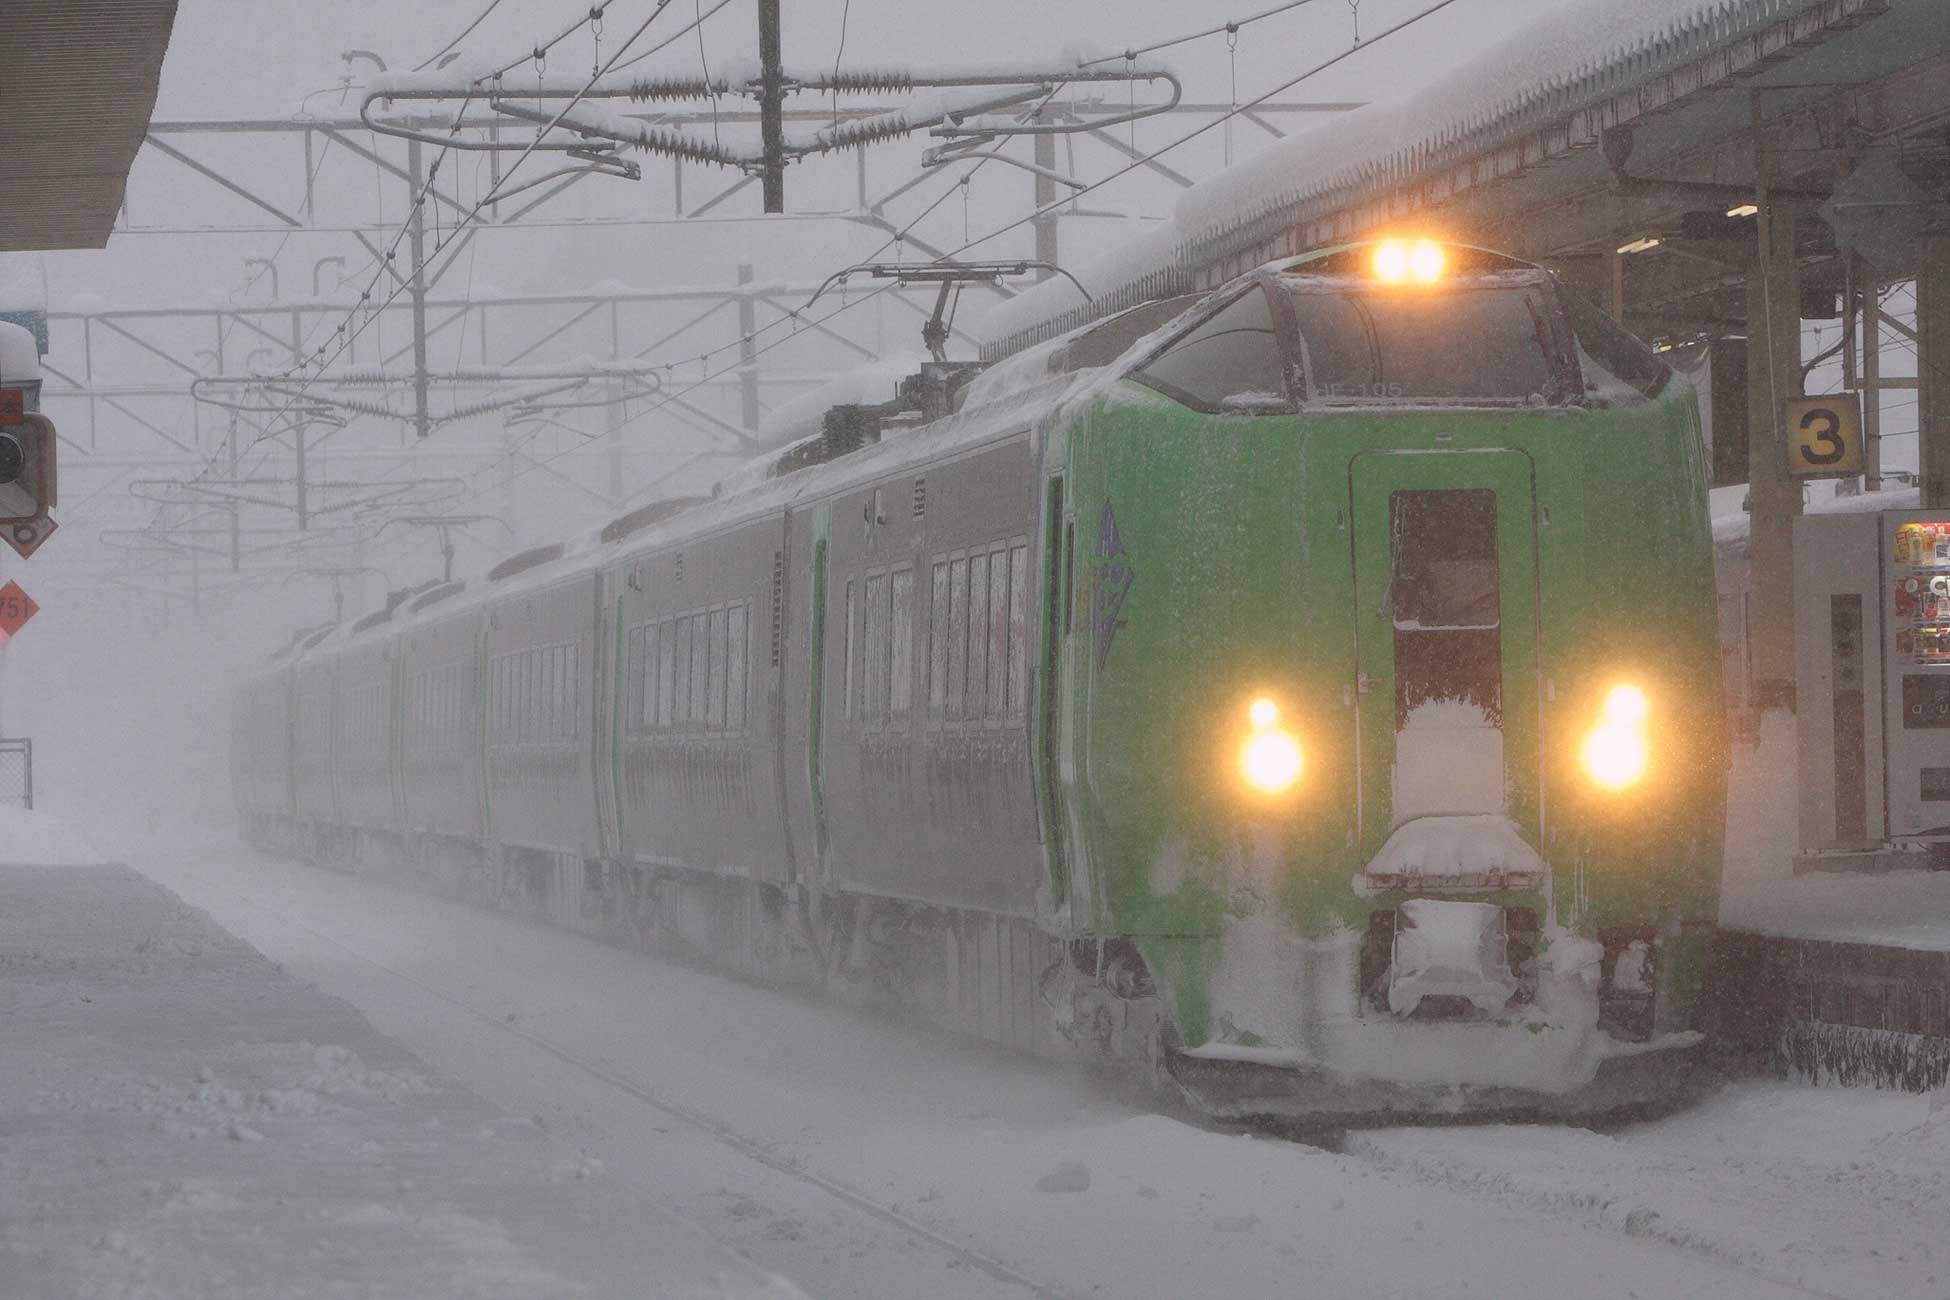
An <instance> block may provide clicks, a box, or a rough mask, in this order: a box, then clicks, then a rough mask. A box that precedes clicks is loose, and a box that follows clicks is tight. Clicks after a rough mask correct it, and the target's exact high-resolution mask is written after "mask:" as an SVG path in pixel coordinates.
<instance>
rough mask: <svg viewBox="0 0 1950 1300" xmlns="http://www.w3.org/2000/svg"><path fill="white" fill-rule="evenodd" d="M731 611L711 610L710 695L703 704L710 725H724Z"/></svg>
mask: <svg viewBox="0 0 1950 1300" xmlns="http://www.w3.org/2000/svg"><path fill="white" fill-rule="evenodd" d="M730 620H731V611H730V610H728V609H718V610H713V611H712V612H711V687H710V690H711V695H710V698H709V699H708V700H707V701H706V704H705V715H704V720H705V722H707V723H708V724H709V725H710V726H712V727H715V728H720V729H722V728H723V726H724V693H725V658H726V656H728V655H729V654H730V653H731V650H730V644H731V640H730V627H731V621H730Z"/></svg>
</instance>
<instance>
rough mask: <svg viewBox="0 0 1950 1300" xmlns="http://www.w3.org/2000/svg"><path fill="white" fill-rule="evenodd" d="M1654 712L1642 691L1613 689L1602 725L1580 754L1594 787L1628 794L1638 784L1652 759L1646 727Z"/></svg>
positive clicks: (1624, 687) (1603, 711) (1602, 714)
mask: <svg viewBox="0 0 1950 1300" xmlns="http://www.w3.org/2000/svg"><path fill="white" fill-rule="evenodd" d="M1650 712H1651V709H1650V706H1649V705H1648V704H1647V702H1646V698H1645V692H1644V691H1641V690H1640V689H1639V688H1638V687H1636V686H1629V685H1624V684H1620V685H1618V686H1614V687H1612V688H1611V691H1610V692H1609V693H1608V694H1607V695H1606V696H1605V703H1604V707H1603V708H1602V709H1601V710H1600V713H1599V717H1598V725H1597V726H1595V727H1593V728H1592V729H1591V732H1590V734H1588V735H1587V736H1586V737H1585V738H1584V748H1583V750H1582V751H1581V753H1580V757H1581V758H1582V759H1583V760H1584V770H1585V774H1586V775H1588V776H1589V777H1590V778H1591V780H1592V783H1593V784H1595V785H1597V786H1598V787H1599V788H1600V789H1604V790H1624V789H1628V788H1630V787H1631V786H1633V785H1636V784H1638V781H1639V779H1640V778H1641V777H1643V776H1644V775H1645V769H1646V767H1647V765H1648V764H1649V763H1650V761H1651V757H1652V745H1651V742H1650V740H1649V739H1648V738H1647V736H1646V727H1645V723H1646V717H1647V715H1648V714H1649V713H1650Z"/></svg>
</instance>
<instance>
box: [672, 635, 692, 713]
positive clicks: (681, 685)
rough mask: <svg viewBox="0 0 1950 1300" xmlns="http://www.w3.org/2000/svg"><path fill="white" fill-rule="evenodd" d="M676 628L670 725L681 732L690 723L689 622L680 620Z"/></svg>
mask: <svg viewBox="0 0 1950 1300" xmlns="http://www.w3.org/2000/svg"><path fill="white" fill-rule="evenodd" d="M676 626H677V666H676V672H675V678H674V680H673V682H672V689H671V696H672V698H671V710H670V725H671V726H673V727H676V728H677V729H678V730H680V731H681V730H683V729H684V728H685V727H686V726H688V725H690V721H691V620H690V619H688V618H680V619H678V620H676Z"/></svg>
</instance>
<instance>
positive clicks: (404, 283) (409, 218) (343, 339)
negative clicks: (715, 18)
mask: <svg viewBox="0 0 1950 1300" xmlns="http://www.w3.org/2000/svg"><path fill="white" fill-rule="evenodd" d="M608 2H613V0H606V3H604V4H602V5H598V6H595V7H594V8H592V9H591V11H590V13H589V15H587V16H585V17H584V18H583V19H581V20H580V21H579V22H577V23H574V24H571V25H570V27H569V28H568V29H566V30H565V31H564V33H563V34H562V35H561V36H558V37H557V38H556V39H555V40H554V41H553V42H550V43H549V45H550V46H551V47H552V46H553V45H554V44H559V43H560V41H561V40H563V39H565V38H566V37H567V36H568V35H569V34H571V33H573V32H574V31H576V30H578V29H579V28H580V27H582V26H584V25H587V24H588V23H589V22H590V21H591V19H592V18H596V19H599V18H600V15H601V13H602V11H603V10H604V9H606V8H607V7H608ZM670 3H671V0H657V3H656V4H655V6H654V7H653V8H652V10H651V12H650V14H649V16H648V17H646V18H645V19H644V20H643V22H642V23H641V24H639V25H638V27H637V28H636V30H635V31H634V32H632V33H631V35H630V37H629V39H627V40H625V41H624V42H623V44H622V45H621V46H620V47H619V48H618V49H617V50H616V52H615V53H614V54H613V55H611V57H610V60H609V62H608V63H607V64H604V65H603V66H601V67H599V68H597V69H596V70H595V72H594V73H592V75H591V76H590V78H589V80H588V81H587V82H586V83H585V84H584V86H583V91H582V92H581V93H578V94H577V95H576V96H575V97H574V98H572V99H570V100H569V102H568V103H567V104H566V105H565V106H564V107H563V109H562V110H561V112H559V113H557V114H556V115H555V117H554V119H553V120H551V121H550V122H549V123H548V124H546V125H545V126H543V128H542V129H541V130H540V131H539V132H537V133H536V136H535V138H534V140H532V141H531V142H530V143H529V145H528V147H527V148H526V149H524V150H523V151H522V152H521V154H519V155H518V156H517V157H516V158H515V160H514V162H513V163H511V164H510V165H509V167H508V170H507V171H506V172H504V173H503V174H502V175H501V177H500V179H499V180H497V181H496V182H495V183H494V184H493V185H492V186H491V187H490V188H489V190H488V192H487V193H486V194H484V195H482V196H481V197H480V199H478V200H477V201H476V202H475V204H474V205H473V207H472V208H470V209H469V210H468V211H467V212H466V214H465V215H463V216H462V217H461V219H460V220H458V221H456V222H455V223H454V226H453V228H452V230H450V231H449V232H448V233H447V235H446V237H445V238H444V239H442V240H440V241H438V242H437V243H436V245H435V247H434V250H433V252H432V254H431V255H430V256H428V257H427V258H426V259H425V260H424V261H423V262H421V263H420V264H418V265H417V266H415V267H414V268H413V270H412V272H411V273H410V274H409V275H406V276H400V275H399V274H398V273H397V272H393V275H394V278H395V280H397V281H398V283H397V284H396V286H395V287H394V289H393V290H392V292H391V293H389V294H387V295H386V296H385V297H384V298H383V299H382V300H381V301H380V302H379V304H378V305H377V306H376V307H372V308H370V309H369V310H368V311H367V315H366V319H365V320H364V321H363V322H359V323H358V324H356V325H354V322H355V321H356V320H357V317H358V314H359V312H360V310H362V309H364V308H365V307H366V304H367V303H369V302H370V301H371V298H372V294H373V291H374V290H375V289H376V288H377V287H378V284H379V282H380V280H381V279H382V278H383V277H384V276H385V275H386V274H388V272H389V271H390V269H391V267H392V263H393V261H394V259H395V257H396V255H397V253H398V250H399V246H400V244H401V243H402V242H404V240H405V238H406V235H407V234H408V232H409V231H410V230H411V228H412V222H413V219H414V214H415V213H416V212H417V211H418V210H419V209H420V208H421V207H422V206H423V205H424V204H425V203H426V201H427V198H428V196H429V194H431V193H432V191H433V186H434V183H435V181H436V179H437V177H438V172H439V164H440V161H441V159H443V158H445V157H446V156H447V151H446V150H445V149H443V150H442V151H441V152H440V153H439V154H438V155H436V157H435V159H434V161H433V163H432V164H431V165H430V166H429V168H428V172H427V177H426V179H425V182H424V183H423V184H422V186H421V187H420V190H419V192H418V193H417V194H416V195H415V196H414V198H413V201H412V202H411V203H410V204H409V205H408V207H407V214H406V219H405V221H404V222H403V223H402V224H401V226H400V228H399V229H398V230H397V231H395V232H394V235H393V239H392V242H391V243H390V244H389V245H388V247H387V249H386V253H385V256H384V257H383V258H379V259H376V261H377V264H378V265H377V269H376V270H375V272H374V274H373V277H372V279H371V280H370V281H369V282H368V283H367V286H366V289H365V291H364V292H362V293H361V294H360V297H359V305H358V306H355V307H354V308H353V309H352V310H351V311H350V312H348V313H347V314H346V316H345V318H344V319H343V320H342V321H340V323H339V325H338V326H337V328H336V331H335V333H336V335H337V336H338V338H339V340H340V341H339V343H338V346H337V348H336V349H335V350H333V351H331V352H330V354H329V355H326V349H327V348H329V347H330V346H331V344H330V342H329V341H328V342H327V343H326V344H323V345H321V346H320V347H319V348H318V349H317V351H316V353H314V354H313V356H312V361H313V362H315V363H316V364H317V367H318V373H317V374H314V375H312V376H309V377H305V378H302V379H299V380H298V381H297V388H296V391H294V392H290V393H289V396H288V399H287V401H286V402H285V403H284V405H283V406H282V407H280V408H279V410H278V411H276V412H275V413H273V414H272V415H271V416H270V417H269V418H268V419H267V420H266V422H265V425H264V426H262V427H261V429H260V432H259V433H258V434H257V436H256V437H254V438H252V439H251V442H250V444H249V445H251V446H253V447H255V446H256V445H257V444H259V443H262V442H265V441H268V440H271V439H274V438H277V437H280V436H282V435H283V434H285V433H286V432H289V431H290V429H289V428H288V427H286V426H287V425H288V424H289V423H290V422H291V419H292V414H293V411H294V409H295V408H296V407H297V406H298V404H299V403H300V402H301V401H303V400H305V399H306V397H307V396H308V395H309V392H310V390H311V388H312V387H313V386H314V385H315V384H316V383H318V382H319V381H320V380H321V379H323V378H324V374H323V372H324V370H325V369H326V368H328V367H329V366H330V365H331V364H332V362H334V361H336V360H337V359H338V358H339V357H340V356H342V355H343V354H344V353H345V351H346V350H347V349H348V348H350V347H351V346H352V345H353V344H354V343H355V342H356V341H357V339H358V338H359V337H360V336H361V335H362V334H363V333H364V332H365V331H366V329H368V328H369V327H371V326H372V325H373V324H374V323H375V322H376V321H378V320H380V319H381V318H382V315H383V312H384V310H385V309H386V308H387V307H389V306H391V304H392V303H393V302H395V301H396V300H397V299H398V298H399V297H400V295H401V294H402V293H404V292H406V291H407V289H408V288H409V287H410V286H411V285H412V283H413V281H414V280H415V279H416V278H418V277H419V276H421V275H424V274H425V273H426V272H427V270H428V269H429V268H431V267H432V265H433V263H434V262H435V261H436V259H438V258H439V257H440V255H441V254H442V253H443V252H444V251H446V250H447V249H448V248H449V247H450V246H451V245H452V244H453V242H454V241H455V240H456V239H458V237H459V236H460V234H461V232H462V231H463V230H465V229H467V228H469V227H470V226H471V225H472V223H473V222H474V220H475V219H476V218H478V216H479V215H480V213H481V211H482V210H483V209H484V208H486V207H487V206H488V204H490V203H492V202H494V201H495V199H497V198H499V197H502V196H503V194H504V193H505V192H506V191H505V186H506V183H507V181H508V180H509V178H510V177H511V176H512V175H513V173H514V172H515V170H516V169H517V168H519V167H520V165H521V164H522V163H523V162H524V161H525V160H526V159H527V158H528V157H529V155H530V154H532V153H533V152H534V151H535V147H536V145H538V144H539V143H540V142H541V140H542V139H543V138H545V137H546V136H547V135H548V133H549V132H550V131H552V130H553V129H554V128H555V126H556V125H557V124H558V123H559V122H560V121H561V120H562V118H563V117H564V116H566V115H567V114H568V113H569V112H570V111H571V110H572V109H574V108H575V106H576V104H577V103H579V102H580V101H581V98H582V94H584V93H586V92H587V90H588V88H589V87H590V86H593V85H594V84H595V83H596V82H597V81H599V80H600V79H601V78H602V77H603V76H604V75H606V74H607V73H608V72H609V71H611V70H612V69H613V68H614V67H615V66H616V64H617V63H618V62H619V61H620V60H621V59H622V57H623V56H624V55H625V54H626V53H628V51H629V50H630V48H631V47H632V46H634V45H635V44H636V42H637V41H638V40H640V39H641V38H642V36H643V33H644V32H645V31H647V30H648V29H649V27H650V25H651V24H652V23H653V22H655V21H656V19H657V17H658V16H659V15H660V14H662V12H663V11H664V9H665V8H666V7H668V5H669V4H670ZM720 7H722V6H720ZM713 12H715V10H714V11H713ZM538 48H539V47H538ZM543 52H545V51H543ZM522 61H523V60H516V61H515V62H514V63H511V64H509V65H507V66H508V67H509V68H513V67H518V66H519V65H520V63H521V62H522ZM503 71H506V69H503ZM499 76H500V73H495V74H491V75H489V76H483V77H479V78H476V79H475V81H474V82H473V83H472V85H471V86H470V88H469V91H468V94H467V97H466V99H465V100H464V101H463V103H462V106H461V112H460V113H459V114H457V115H456V117H455V121H454V124H453V125H452V126H451V127H450V128H449V131H448V134H449V136H450V137H451V136H452V135H454V134H455V133H456V132H458V131H459V129H460V123H461V120H462V119H463V118H464V116H465V113H466V108H467V104H468V103H471V102H472V100H473V98H474V97H475V95H476V94H477V92H478V88H479V87H480V85H481V84H482V82H484V81H488V80H493V79H497V78H498V77H499ZM443 269H444V268H443ZM435 278H437V274H436V276H435ZM348 326H351V328H350V329H349V330H348ZM315 335H316V328H314V329H313V330H312V331H309V332H308V333H307V334H306V336H305V338H304V339H303V340H302V346H301V349H300V353H301V355H300V357H299V358H298V359H296V360H294V363H293V365H292V366H290V367H288V368H287V369H286V370H285V371H284V372H283V373H282V375H280V376H276V377H278V378H282V379H287V380H289V379H292V378H293V376H295V375H296V374H297V372H298V371H300V370H302V369H305V368H307V366H308V364H310V363H307V362H306V361H305V360H304V359H303V355H302V353H303V350H304V349H306V348H309V347H310V344H311V340H312V338H313V337H315ZM216 461H217V456H216V455H215V454H213V455H211V456H209V457H207V458H206V459H205V462H204V467H203V469H202V470H200V471H199V472H198V474H197V476H196V477H197V478H202V477H204V476H205V475H207V474H208V473H209V472H210V470H211V469H212V468H213V467H214V466H215V464H216Z"/></svg>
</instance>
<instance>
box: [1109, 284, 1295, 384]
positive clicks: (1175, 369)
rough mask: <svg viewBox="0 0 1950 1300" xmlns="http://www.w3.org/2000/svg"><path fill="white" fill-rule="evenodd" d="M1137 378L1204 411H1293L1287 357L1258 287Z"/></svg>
mask: <svg viewBox="0 0 1950 1300" xmlns="http://www.w3.org/2000/svg"><path fill="white" fill-rule="evenodd" d="M1131 378H1133V379H1135V380H1137V381H1138V382H1139V383H1141V384H1147V385H1149V386H1150V387H1152V388H1155V389H1157V390H1158V391H1159V392H1161V393H1163V394H1164V395H1165V396H1166V397H1169V398H1171V399H1172V400H1173V401H1175V402H1179V403H1182V404H1183V405H1186V406H1189V407H1192V408H1193V409H1195V410H1200V411H1239V412H1266V411H1282V410H1291V409H1292V406H1291V403H1290V402H1289V400H1288V398H1287V385H1286V360H1285V354H1284V353H1283V352H1282V351H1281V349H1280V340H1279V336H1278V334H1276V333H1275V332H1274V329H1273V312H1272V309H1271V307H1270V306H1269V305H1268V303H1267V299H1266V292H1265V290H1263V289H1261V288H1259V287H1258V286H1257V285H1255V286H1253V287H1252V288H1250V289H1248V290H1247V291H1246V292H1245V293H1244V294H1242V295H1240V297H1238V298H1236V299H1234V300H1233V301H1232V302H1231V303H1230V304H1228V305H1227V306H1225V307H1223V308H1221V309H1220V311H1219V313H1218V314H1217V315H1216V316H1213V317H1212V318H1211V319H1210V320H1208V321H1206V322H1205V323H1204V324H1203V325H1200V326H1199V327H1198V328H1197V329H1194V330H1193V331H1192V332H1191V333H1189V334H1186V335H1184V336H1182V337H1180V338H1179V339H1178V340H1176V341H1175V342H1173V343H1171V344H1169V345H1168V346H1167V347H1166V348H1165V350H1164V351H1163V352H1160V353H1158V354H1157V355H1155V356H1153V357H1152V358H1151V359H1150V360H1148V361H1146V362H1145V363H1144V364H1143V365H1142V366H1140V367H1139V368H1138V369H1137V370H1136V371H1135V372H1134V373H1133V374H1132V375H1131Z"/></svg>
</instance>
